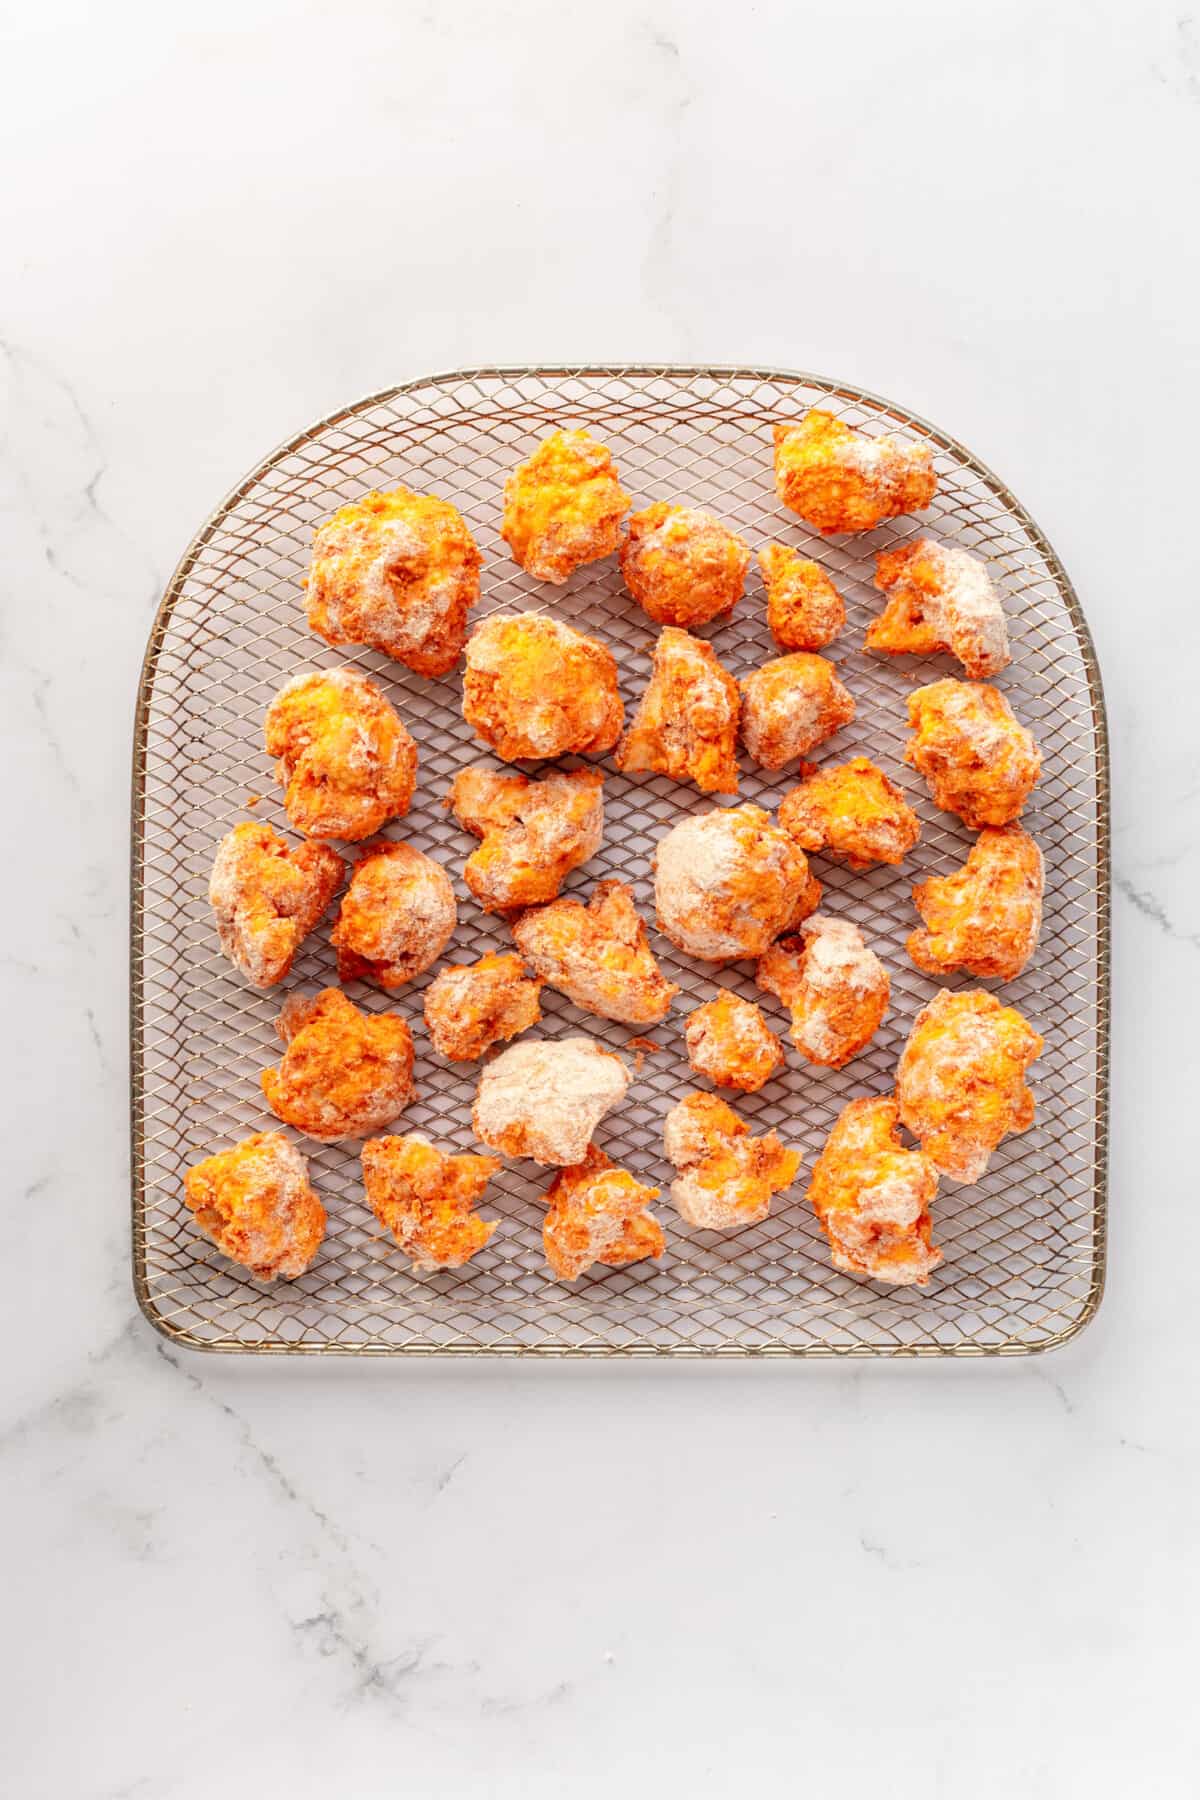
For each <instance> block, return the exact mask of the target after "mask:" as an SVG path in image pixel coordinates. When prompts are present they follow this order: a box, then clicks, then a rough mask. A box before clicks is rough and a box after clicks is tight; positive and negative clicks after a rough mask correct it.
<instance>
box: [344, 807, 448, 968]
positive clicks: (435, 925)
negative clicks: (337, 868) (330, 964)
mask: <svg viewBox="0 0 1200 1800" xmlns="http://www.w3.org/2000/svg"><path fill="white" fill-rule="evenodd" d="M457 923H458V905H457V902H456V901H455V898H454V889H453V888H452V887H451V885H450V877H449V876H448V875H447V874H446V871H445V870H444V869H442V868H439V866H438V864H437V863H435V862H434V860H433V858H432V857H429V856H425V855H423V854H422V852H421V851H420V850H414V849H413V847H412V845H411V844H390V843H389V844H372V845H371V846H370V847H369V848H368V849H366V850H363V851H360V853H359V858H358V861H357V863H356V864H355V867H354V873H353V874H352V875H351V877H350V886H349V887H348V888H347V890H346V895H345V898H344V899H343V901H342V904H341V908H340V910H339V912H338V917H337V923H336V925H335V926H334V928H333V933H332V942H333V944H334V945H335V947H336V949H337V953H338V976H339V979H340V980H342V981H373V982H374V983H375V984H376V986H377V987H381V988H398V987H403V986H404V983H405V982H406V981H411V980H412V978H413V976H414V975H420V974H422V973H423V972H424V970H426V969H427V968H429V966H430V964H431V963H435V962H436V961H437V959H438V957H439V956H440V955H441V954H442V951H443V950H444V949H445V948H446V945H447V944H448V943H449V942H450V939H451V937H452V935H453V933H454V927H455V926H456V925H457Z"/></svg>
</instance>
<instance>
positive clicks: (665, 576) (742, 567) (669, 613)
mask: <svg viewBox="0 0 1200 1800" xmlns="http://www.w3.org/2000/svg"><path fill="white" fill-rule="evenodd" d="M749 567H750V551H749V550H748V548H747V547H746V545H745V544H744V543H743V542H742V540H741V538H740V537H738V536H737V535H736V533H735V532H732V531H729V530H728V529H727V528H726V527H725V526H724V525H722V524H721V523H720V522H719V521H718V520H716V519H714V518H713V516H712V514H711V513H707V512H703V511H701V510H700V508H698V507H694V506H669V505H668V504H667V502H666V501H665V500H656V501H655V503H654V505H653V506H648V507H646V509H645V511H644V512H639V513H634V515H633V517H632V518H631V519H630V521H629V530H628V533H627V534H626V537H625V542H624V543H623V544H622V545H621V574H622V575H623V576H624V578H625V586H626V587H627V588H628V589H629V592H630V593H631V594H632V595H633V597H634V599H635V600H636V601H637V603H638V605H639V606H640V607H641V608H642V609H643V611H644V612H646V613H648V614H649V616H650V617H651V618H652V619H654V620H655V621H656V622H657V623H658V624H659V625H679V626H682V627H683V629H684V630H685V631H690V630H692V629H693V627H695V626H697V625H706V624H707V623H708V621H709V620H710V619H715V618H717V617H718V616H719V615H720V614H722V613H728V612H732V611H733V609H734V607H735V606H736V605H737V602H738V601H739V600H740V599H741V596H742V590H743V588H744V587H745V585H746V571H747V569H748V568H749Z"/></svg>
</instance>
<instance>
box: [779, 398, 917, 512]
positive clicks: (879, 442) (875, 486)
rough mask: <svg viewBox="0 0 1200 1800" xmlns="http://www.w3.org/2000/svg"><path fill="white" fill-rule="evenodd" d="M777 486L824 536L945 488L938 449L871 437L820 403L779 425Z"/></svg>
mask: <svg viewBox="0 0 1200 1800" xmlns="http://www.w3.org/2000/svg"><path fill="white" fill-rule="evenodd" d="M775 491H776V493H777V494H778V495H779V498H780V499H781V500H782V501H783V504H784V505H785V506H787V507H790V508H791V510H792V511H793V512H795V513H799V514H800V517H801V518H802V519H803V520H805V522H806V523H807V524H809V525H811V526H813V527H814V529H815V530H817V531H819V532H821V533H822V535H823V536H826V537H828V536H830V535H832V534H833V533H835V532H843V531H870V530H871V528H872V526H874V525H878V524H880V523H881V522H882V521H883V520H884V519H895V518H898V517H899V516H900V514H901V513H909V512H919V511H920V509H921V508H922V507H925V506H928V505H929V502H930V501H931V500H932V499H933V496H934V494H935V493H936V492H937V476H936V475H935V474H934V472H933V451H932V450H931V449H930V447H929V445H928V444H914V443H909V442H906V441H905V440H903V439H901V438H894V437H877V438H872V437H867V436H866V435H865V434H864V433H863V432H861V431H855V430H854V428H853V426H850V425H843V424H842V422H841V420H840V419H835V418H834V416H833V414H832V413H828V412H824V411H822V410H821V408H820V407H814V408H813V410H812V411H811V412H810V413H808V414H806V415H805V417H804V418H803V419H802V420H801V421H800V423H799V424H798V425H776V427H775Z"/></svg>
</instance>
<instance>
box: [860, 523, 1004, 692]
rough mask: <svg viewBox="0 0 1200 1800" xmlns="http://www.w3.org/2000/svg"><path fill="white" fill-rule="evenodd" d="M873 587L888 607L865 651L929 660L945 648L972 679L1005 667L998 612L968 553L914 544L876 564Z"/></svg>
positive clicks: (928, 541)
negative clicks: (920, 657)
mask: <svg viewBox="0 0 1200 1800" xmlns="http://www.w3.org/2000/svg"><path fill="white" fill-rule="evenodd" d="M875 586H876V587H877V588H879V589H880V590H881V591H882V592H883V593H885V594H886V595H887V596H888V603H887V605H886V607H885V608H884V610H883V612H882V613H881V614H880V616H879V618H877V619H876V620H875V621H874V623H873V624H872V625H871V626H870V628H869V629H868V631H867V638H866V644H867V649H868V650H883V651H885V652H886V653H887V654H888V655H889V656H902V655H904V654H906V653H908V652H911V653H912V654H914V655H916V656H931V655H933V653H934V652H935V651H937V650H948V651H950V653H951V655H952V656H956V657H957V658H958V660H959V662H960V663H961V664H962V666H963V668H964V669H965V670H966V672H967V674H968V675H969V676H970V678H971V680H972V681H982V680H983V679H984V677H985V676H988V675H998V674H999V673H1000V671H1001V669H1004V668H1007V667H1008V664H1009V663H1010V662H1011V661H1012V657H1011V656H1010V655H1009V650H1008V627H1007V625H1006V624H1005V622H1004V608H1003V607H1002V605H1001V604H1000V596H999V594H998V593H997V592H996V589H995V588H994V586H993V585H992V578H991V576H990V575H989V574H988V569H987V564H986V563H985V562H983V561H981V559H980V558H979V557H978V556H972V555H971V553H970V551H969V550H958V549H956V548H955V547H954V546H953V545H952V544H939V543H938V541H937V539H936V538H918V539H917V540H916V542H915V543H912V544H902V545H900V547H899V548H898V549H896V550H885V551H884V552H883V554H882V556H878V557H876V559H875Z"/></svg>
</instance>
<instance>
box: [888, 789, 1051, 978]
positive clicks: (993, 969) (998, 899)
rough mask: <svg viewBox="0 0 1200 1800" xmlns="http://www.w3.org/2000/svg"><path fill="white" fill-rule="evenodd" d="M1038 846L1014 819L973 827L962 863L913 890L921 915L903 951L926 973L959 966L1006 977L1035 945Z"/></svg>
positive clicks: (973, 972) (987, 975) (1039, 916)
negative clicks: (921, 927)
mask: <svg viewBox="0 0 1200 1800" xmlns="http://www.w3.org/2000/svg"><path fill="white" fill-rule="evenodd" d="M1043 883H1044V875H1043V869H1042V853H1041V851H1040V850H1039V849H1038V847H1037V845H1036V844H1035V843H1034V841H1033V839H1032V838H1031V837H1030V836H1029V834H1028V832H1025V831H1022V830H1021V827H1020V826H1019V825H1005V826H1003V827H1002V828H1001V829H999V830H997V829H995V828H994V827H990V826H989V827H985V829H984V830H983V831H981V832H980V834H979V836H978V838H976V840H975V844H974V846H973V848H972V850H971V853H970V855H969V856H968V857H967V860H966V863H965V864H964V866H963V867H962V868H961V869H959V870H958V871H957V872H956V873H955V874H953V875H935V876H932V877H931V878H930V879H929V880H928V881H923V882H921V883H920V884H919V885H918V886H917V887H915V888H914V889H913V891H912V895H913V900H914V901H915V903H916V907H917V911H918V912H919V913H920V915H921V917H922V919H923V920H924V921H925V928H924V930H922V931H914V932H913V934H912V936H911V937H910V938H909V940H908V954H909V955H910V956H911V957H912V959H913V961H914V962H915V963H916V965H917V967H918V969H924V971H925V973H926V974H927V975H949V974H951V973H953V971H954V970H956V969H960V970H962V972H963V973H964V974H966V975H974V976H976V977H978V978H979V979H981V980H984V981H1012V980H1013V979H1014V978H1015V977H1016V976H1018V975H1019V974H1020V973H1021V971H1022V969H1023V968H1024V967H1025V965H1026V963H1027V962H1028V961H1029V958H1030V957H1031V956H1032V955H1033V952H1034V950H1035V948H1036V946H1037V941H1038V933H1039V931H1040V930H1041V924H1042V888H1043Z"/></svg>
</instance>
